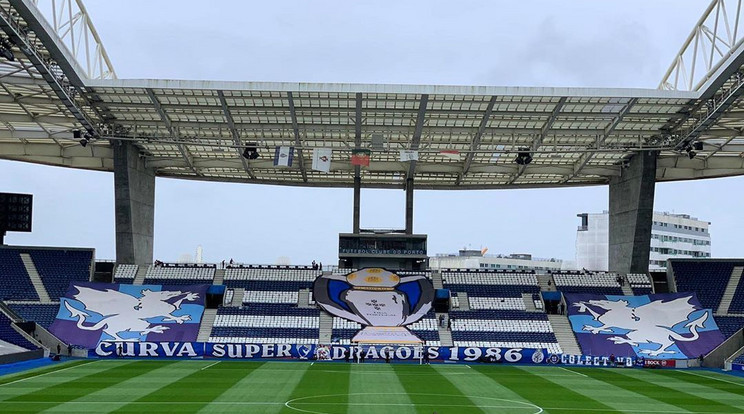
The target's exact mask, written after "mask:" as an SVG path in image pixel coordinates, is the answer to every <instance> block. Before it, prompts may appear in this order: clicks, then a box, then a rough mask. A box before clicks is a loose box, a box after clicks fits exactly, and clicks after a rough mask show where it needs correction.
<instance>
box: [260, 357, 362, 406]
mask: <svg viewBox="0 0 744 414" xmlns="http://www.w3.org/2000/svg"><path fill="white" fill-rule="evenodd" d="M288 365H291V364H288ZM308 365H309V364H308ZM351 365H352V364H346V363H338V362H318V363H315V364H312V365H311V366H309V367H308V368H307V370H306V371H305V373H304V374H303V375H302V379H300V381H299V383H298V384H297V387H296V388H295V389H294V391H293V392H292V394H291V395H290V396H289V398H288V400H287V401H288V404H289V405H290V406H292V407H296V408H299V409H300V410H306V412H313V411H315V412H320V413H326V414H346V413H347V408H348V403H349V373H350V371H351ZM308 407H311V408H308ZM251 409H252V408H251ZM297 412H298V410H296V409H291V408H287V407H282V410H281V411H280V413H287V414H290V413H292V414H297ZM300 412H302V411H300ZM350 412H353V410H351V411H350Z"/></svg>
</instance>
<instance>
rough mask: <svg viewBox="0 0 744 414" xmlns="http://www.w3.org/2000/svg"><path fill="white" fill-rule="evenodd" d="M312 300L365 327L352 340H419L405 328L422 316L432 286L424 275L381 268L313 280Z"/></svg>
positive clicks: (412, 341)
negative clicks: (394, 271) (393, 271)
mask: <svg viewBox="0 0 744 414" xmlns="http://www.w3.org/2000/svg"><path fill="white" fill-rule="evenodd" d="M313 294H314V296H315V301H316V302H317V303H318V305H320V307H322V308H323V309H325V310H326V311H327V312H328V313H330V314H332V315H335V316H339V317H341V318H345V319H348V320H350V321H354V322H358V323H360V324H362V325H363V326H365V328H364V329H362V330H361V331H359V332H358V333H357V334H356V335H355V336H354V338H353V339H352V342H362V343H383V344H390V343H398V344H404V343H422V341H421V340H420V339H419V338H418V337H417V336H416V335H414V334H412V333H411V332H410V331H409V330H408V329H406V328H405V326H406V325H410V324H412V323H414V322H416V321H418V320H419V319H421V318H423V317H424V316H425V315H426V314H427V313H428V312H429V310H431V303H432V301H433V300H434V287H433V286H432V284H431V282H430V281H429V280H428V279H426V277H425V276H423V275H407V276H398V275H397V274H395V273H392V272H389V271H387V270H385V269H381V268H366V269H360V270H358V271H356V272H352V273H349V274H347V275H323V276H320V277H318V278H317V279H315V283H314V286H313Z"/></svg>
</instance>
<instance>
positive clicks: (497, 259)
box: [429, 250, 575, 272]
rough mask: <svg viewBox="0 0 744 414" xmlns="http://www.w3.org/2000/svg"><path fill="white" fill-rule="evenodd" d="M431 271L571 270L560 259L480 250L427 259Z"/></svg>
mask: <svg viewBox="0 0 744 414" xmlns="http://www.w3.org/2000/svg"><path fill="white" fill-rule="evenodd" d="M429 268H431V269H489V270H535V271H537V272H542V271H548V270H551V271H552V270H571V269H575V266H574V264H573V263H571V262H566V261H563V260H560V259H540V258H535V257H532V255H531V254H508V255H507V254H485V252H484V251H481V250H460V251H459V252H458V253H457V254H438V255H436V256H432V257H430V258H429Z"/></svg>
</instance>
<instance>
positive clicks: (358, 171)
mask: <svg viewBox="0 0 744 414" xmlns="http://www.w3.org/2000/svg"><path fill="white" fill-rule="evenodd" d="M361 146H362V94H361V93H357V94H356V122H355V126H354V148H356V149H359V148H361ZM361 203H362V167H360V166H358V165H355V166H354V234H359V233H360V232H361V231H360V228H361V223H360V221H359V215H360V211H361Z"/></svg>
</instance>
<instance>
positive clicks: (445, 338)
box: [437, 313, 452, 346]
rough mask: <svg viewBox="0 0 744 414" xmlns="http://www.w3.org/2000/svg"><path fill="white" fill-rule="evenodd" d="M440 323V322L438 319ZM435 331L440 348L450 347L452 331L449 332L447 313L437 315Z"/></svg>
mask: <svg viewBox="0 0 744 414" xmlns="http://www.w3.org/2000/svg"><path fill="white" fill-rule="evenodd" d="M440 317H441V318H442V319H441V322H440V319H439V318H440ZM437 331H438V332H439V343H440V345H441V346H452V331H451V330H450V319H449V314H447V313H437Z"/></svg>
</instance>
